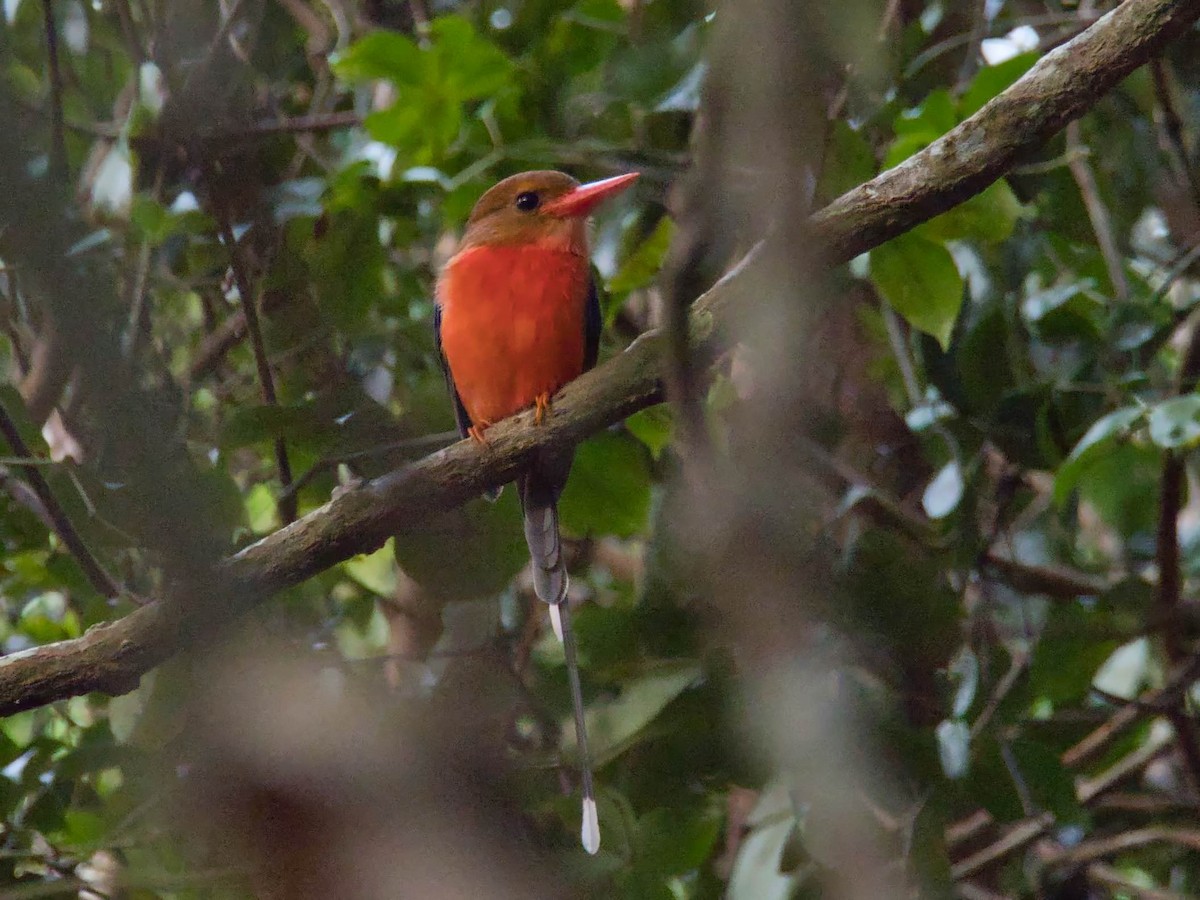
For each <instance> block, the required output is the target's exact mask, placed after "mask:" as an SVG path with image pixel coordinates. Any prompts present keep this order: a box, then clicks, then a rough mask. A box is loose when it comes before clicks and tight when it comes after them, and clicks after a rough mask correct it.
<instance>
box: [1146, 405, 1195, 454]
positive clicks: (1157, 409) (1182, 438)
mask: <svg viewBox="0 0 1200 900" xmlns="http://www.w3.org/2000/svg"><path fill="white" fill-rule="evenodd" d="M1149 425H1150V440H1151V441H1153V442H1154V445H1155V446H1156V447H1162V448H1163V449H1164V450H1180V449H1183V448H1185V447H1194V446H1195V445H1196V443H1197V442H1198V441H1200V396H1197V395H1196V394H1188V395H1187V396H1185V397H1173V398H1172V399H1170V400H1164V401H1162V402H1161V403H1159V404H1157V405H1155V406H1153V407H1152V408H1151V409H1150V420H1149Z"/></svg>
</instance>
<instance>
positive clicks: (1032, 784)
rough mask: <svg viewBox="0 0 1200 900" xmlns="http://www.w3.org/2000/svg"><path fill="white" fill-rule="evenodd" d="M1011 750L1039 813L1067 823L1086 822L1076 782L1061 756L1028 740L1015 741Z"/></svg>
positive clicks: (1015, 766)
mask: <svg viewBox="0 0 1200 900" xmlns="http://www.w3.org/2000/svg"><path fill="white" fill-rule="evenodd" d="M1008 750H1009V753H1010V755H1011V759H1012V764H1013V767H1014V768H1015V769H1016V772H1015V773H1014V774H1015V775H1016V776H1017V777H1019V778H1020V779H1021V780H1022V782H1023V783H1024V785H1025V789H1026V790H1027V791H1028V793H1029V797H1030V799H1031V800H1032V801H1033V803H1034V805H1035V806H1036V807H1037V809H1038V810H1046V811H1048V812H1051V813H1053V814H1054V817H1055V818H1056V819H1058V820H1059V821H1061V822H1064V823H1068V822H1073V821H1075V822H1077V821H1079V820H1080V819H1081V818H1082V816H1083V809H1082V807H1081V806H1080V805H1079V798H1078V797H1077V796H1076V794H1075V778H1074V776H1073V775H1072V774H1071V773H1070V772H1069V771H1068V770H1067V768H1066V767H1065V766H1064V765H1063V764H1062V760H1061V759H1060V758H1059V755H1058V754H1057V753H1055V752H1054V751H1053V750H1051V749H1050V748H1049V747H1047V746H1045V745H1044V744H1040V743H1038V742H1036V741H1032V740H1029V739H1028V738H1015V739H1014V740H1013V741H1012V742H1011V743H1010V744H1009V745H1008Z"/></svg>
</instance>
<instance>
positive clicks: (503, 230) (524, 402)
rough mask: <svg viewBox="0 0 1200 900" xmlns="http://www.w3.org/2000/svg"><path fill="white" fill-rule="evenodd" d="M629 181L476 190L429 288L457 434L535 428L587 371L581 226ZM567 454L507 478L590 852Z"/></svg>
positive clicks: (516, 182) (589, 346) (589, 333)
mask: <svg viewBox="0 0 1200 900" xmlns="http://www.w3.org/2000/svg"><path fill="white" fill-rule="evenodd" d="M637 177H638V176H637V173H631V174H628V175H618V176H617V177H615V178H606V179H604V180H603V181H595V182H592V183H591V184H582V185H581V184H580V183H579V182H578V181H576V180H575V179H574V178H572V177H571V176H569V175H565V174H563V173H562V172H524V173H522V174H520V175H513V176H512V177H511V178H505V179H504V180H503V181H501V182H500V183H499V184H497V185H496V186H495V187H493V188H491V189H490V190H489V191H488V192H487V193H485V194H484V195H483V196H482V197H481V198H480V199H479V202H478V203H476V204H475V208H474V209H473V210H472V211H471V216H470V218H469V219H468V220H467V230H466V234H465V235H464V236H463V239H462V243H461V244H460V246H459V248H458V251H457V252H456V253H455V254H454V256H453V257H451V259H450V261H449V262H448V263H447V264H446V266H445V268H444V269H443V270H442V273H441V275H440V277H439V278H438V282H437V297H436V304H435V311H434V329H435V333H436V336H437V344H438V351H439V353H440V354H441V358H442V363H443V370H444V371H445V374H446V382H447V384H448V385H449V388H450V394H451V397H452V399H453V402H454V414H455V418H456V419H457V421H458V429H459V432H460V433H461V434H462V436H463V437H467V436H468V435H469V436H470V437H471V438H473V439H475V440H477V441H480V442H482V443H487V438H486V431H487V429H488V428H489V427H490V426H491V425H493V424H494V423H496V422H499V421H500V420H501V419H504V418H506V417H508V416H511V415H513V414H514V413H516V412H519V411H521V410H524V409H528V408H530V407H532V408H534V409H535V421H536V422H537V423H539V424H540V423H541V422H542V420H543V419H544V417H545V415H546V413H547V411H548V410H549V408H550V398H551V397H553V396H554V394H555V393H557V392H558V390H559V389H560V388H561V387H562V386H563V385H565V384H566V383H567V382H568V381H571V380H572V379H574V378H576V377H578V376H579V375H580V374H582V373H583V372H585V371H586V370H588V369H590V368H591V367H592V366H594V365H595V364H596V354H597V351H598V349H599V345H600V304H599V300H598V299H597V296H596V288H595V285H594V284H593V283H592V278H591V269H590V265H589V262H588V233H587V217H588V215H589V214H590V213H591V211H592V210H593V209H594V208H595V207H596V206H597V205H598V204H599V203H600V202H601V201H603V200H605V199H606V198H608V197H611V196H613V195H614V194H617V193H619V192H621V191H623V190H625V189H626V188H627V187H629V186H630V185H631V184H632V183H633V182H634V180H635V179H636V178H637ZM573 456H574V450H573V449H572V448H566V449H555V450H552V451H548V452H543V453H541V454H539V455H538V456H537V457H535V458H534V460H533V461H532V462H531V464H530V465H529V467H528V468H527V469H526V470H525V472H523V473H522V474H521V475H520V476H519V477H518V479H517V494H518V496H519V498H520V501H521V509H522V514H523V516H524V522H525V540H526V542H527V543H528V544H529V554H530V557H531V558H532V567H533V584H534V589H535V591H536V592H537V595H538V597H539V598H541V599H542V600H543V601H545V602H546V603H548V604H549V605H550V612H551V618H552V620H553V621H554V623H555V631H556V632H557V633H558V634H559V636H560V638H561V639H562V641H563V648H564V652H565V655H566V660H567V673H568V678H569V680H570V682H571V698H572V701H573V703H574V707H575V728H576V734H577V737H578V744H579V755H580V768H581V771H582V775H581V780H582V782H583V826H582V839H583V846H584V848H585V849H586V850H587V851H588V852H589V853H595V852H596V851H597V850H598V849H599V847H600V829H599V823H598V821H597V816H596V800H595V792H594V789H593V786H592V772H591V762H590V760H589V758H588V750H587V734H586V728H585V725H584V718H583V699H582V695H581V691H580V686H579V670H578V666H577V664H576V659H575V639H574V636H573V634H572V631H571V622H570V615H569V611H568V608H567V604H566V603H565V602H564V600H565V599H566V595H567V583H568V581H567V571H566V566H565V565H564V563H563V558H562V546H561V541H560V538H559V531H558V497H559V494H560V493H561V492H562V489H563V486H564V485H565V484H566V481H567V475H568V473H569V472H570V470H571V460H572V457H573Z"/></svg>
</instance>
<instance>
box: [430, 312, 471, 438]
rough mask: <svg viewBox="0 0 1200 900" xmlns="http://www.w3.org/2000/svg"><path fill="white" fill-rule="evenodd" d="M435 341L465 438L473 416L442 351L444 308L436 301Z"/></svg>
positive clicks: (434, 315)
mask: <svg viewBox="0 0 1200 900" xmlns="http://www.w3.org/2000/svg"><path fill="white" fill-rule="evenodd" d="M433 342H434V343H435V344H436V345H437V354H438V362H439V363H441V365H442V374H443V375H445V376H446V387H448V388H449V389H450V397H451V399H452V400H453V401H454V421H455V422H457V423H458V436H459V437H462V438H465V437H466V436H467V429H469V428H470V427H471V417H470V416H468V415H467V410H466V407H464V406H463V402H462V399H461V398H460V397H459V396H458V388H456V387H455V386H454V376H453V375H451V374H450V364H449V363H447V362H446V354H445V353H443V352H442V308H441V306H439V305H438V304H437V302H436V301H434V304H433Z"/></svg>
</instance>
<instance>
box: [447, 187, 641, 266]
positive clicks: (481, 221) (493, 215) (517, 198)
mask: <svg viewBox="0 0 1200 900" xmlns="http://www.w3.org/2000/svg"><path fill="white" fill-rule="evenodd" d="M637 177H638V173H637V172H631V173H629V174H627V175H617V176H616V177H615V178H605V179H604V180H603V181H593V182H591V183H590V184H580V183H579V182H578V181H576V180H575V179H574V178H572V177H571V176H570V175H566V174H564V173H563V172H552V171H545V172H522V173H521V174H520V175H513V176H511V177H509V178H505V179H504V180H503V181H501V182H500V183H499V184H497V185H496V186H495V187H493V188H491V189H490V190H488V192H487V193H486V194H484V195H483V196H482V197H480V198H479V202H478V203H476V204H475V208H474V209H472V210H471V217H470V218H469V219H468V220H467V232H466V235H465V236H464V237H463V243H462V247H463V248H466V247H473V246H479V245H482V244H493V245H494V244H534V245H539V246H545V247H547V248H550V249H555V250H567V251H570V252H572V253H577V254H579V255H581V256H586V255H587V217H588V215H589V214H590V213H591V211H592V210H593V209H595V208H596V206H597V205H598V204H599V203H600V202H601V201H603V200H605V199H607V198H608V197H611V196H613V195H614V194H618V193H620V192H621V191H623V190H625V189H626V188H627V187H629V186H630V185H631V184H633V182H634V181H636V180H637Z"/></svg>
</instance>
